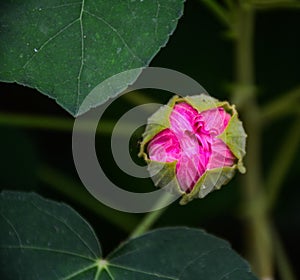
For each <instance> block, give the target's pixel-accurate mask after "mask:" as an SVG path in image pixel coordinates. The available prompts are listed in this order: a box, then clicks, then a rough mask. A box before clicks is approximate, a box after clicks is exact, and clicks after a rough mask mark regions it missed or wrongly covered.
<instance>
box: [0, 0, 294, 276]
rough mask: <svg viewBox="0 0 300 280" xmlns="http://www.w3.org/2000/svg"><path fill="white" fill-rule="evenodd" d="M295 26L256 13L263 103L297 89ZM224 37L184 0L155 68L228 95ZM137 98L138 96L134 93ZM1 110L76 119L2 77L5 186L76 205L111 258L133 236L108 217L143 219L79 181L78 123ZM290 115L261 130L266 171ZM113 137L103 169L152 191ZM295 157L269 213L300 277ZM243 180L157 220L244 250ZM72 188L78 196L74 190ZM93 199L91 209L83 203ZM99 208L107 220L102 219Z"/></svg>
mask: <svg viewBox="0 0 300 280" xmlns="http://www.w3.org/2000/svg"><path fill="white" fill-rule="evenodd" d="M299 30H300V10H298V11H293V10H288V9H285V10H278V9H275V10H272V11H267V12H259V13H258V14H257V18H256V30H255V34H256V35H255V68H256V83H257V86H258V89H259V91H258V100H259V103H260V104H262V105H263V104H267V103H268V102H269V101H270V100H273V99H275V98H276V97H278V96H280V95H281V94H283V93H284V92H287V91H288V90H290V89H292V88H293V87H296V86H298V85H300V66H299V65H300V36H299V34H300V32H299ZM227 35H228V34H226V29H225V28H224V27H223V26H222V25H221V24H220V23H219V22H218V21H217V20H216V19H215V17H214V16H213V15H212V14H211V13H210V11H208V10H207V9H206V8H205V7H204V6H202V5H201V4H200V3H198V2H197V1H187V3H186V4H185V13H184V16H183V17H182V18H181V20H180V21H179V24H178V28H177V30H176V31H175V33H174V34H173V35H172V37H171V39H170V41H169V43H168V44H167V46H166V47H165V48H163V49H162V50H161V51H160V52H159V54H158V55H157V56H156V57H155V59H154V60H153V61H152V63H151V66H160V67H166V68H170V69H174V70H178V71H180V72H182V73H185V74H187V75H189V76H191V77H192V78H194V79H196V80H197V81H198V82H199V83H200V84H201V85H202V86H203V87H204V88H205V89H206V90H207V91H208V92H209V93H210V94H211V95H213V96H214V97H216V98H219V99H229V97H230V86H231V85H232V83H233V81H234V62H233V61H234V56H233V53H234V48H233V47H234V45H233V42H232V41H231V40H230V39H229V38H228V36H227ZM53 71H55V69H53ZM144 94H145V95H146V96H148V97H151V98H153V99H154V100H157V101H160V102H166V101H167V100H168V99H169V97H170V96H171V95H170V94H168V93H165V92H155V91H150V92H149V91H148V92H146V91H145V92H144ZM131 95H132V96H134V93H132V94H131ZM134 106H135V105H134V104H131V103H130V102H129V98H119V99H118V101H117V102H115V103H114V104H113V105H112V106H111V108H110V110H109V111H108V112H107V113H106V116H105V118H106V119H107V120H117V119H118V118H120V117H121V116H122V114H123V113H124V112H126V111H127V110H129V109H130V108H132V107H134ZM3 113H10V114H26V115H30V116H36V118H37V119H38V118H39V117H40V116H50V117H59V118H63V119H65V120H67V121H69V122H70V123H71V122H72V121H73V118H72V117H71V116H70V115H69V114H68V113H66V112H65V111H64V110H63V109H61V108H60V106H58V105H57V104H56V103H55V101H53V100H52V99H49V98H48V97H46V96H44V95H42V94H40V93H38V92H37V91H36V90H33V89H30V88H26V87H23V86H20V85H17V84H5V83H1V96H0V120H1V118H2V120H3V121H0V129H1V133H0V135H1V137H0V155H1V161H0V170H1V171H0V172H1V173H0V174H1V176H0V187H1V189H15V190H25V191H35V192H37V193H39V194H41V195H43V196H44V197H48V198H52V199H54V200H57V201H63V202H65V203H68V204H70V205H71V206H72V207H73V208H74V209H76V210H77V211H78V212H79V213H81V214H82V216H84V217H85V218H86V219H87V220H88V221H89V222H90V223H91V224H92V226H93V227H94V229H95V230H96V232H97V234H98V236H99V239H100V241H101V243H102V247H103V249H104V253H105V254H107V253H108V252H109V251H111V250H112V249H113V248H115V247H116V246H117V245H118V244H119V243H120V242H121V241H122V240H124V239H125V238H126V237H127V235H128V234H129V233H128V232H126V230H124V229H121V228H119V227H118V226H117V225H116V223H114V222H111V219H116V220H118V219H125V220H126V219H128V225H127V227H128V228H132V227H133V225H134V223H135V222H136V220H138V219H141V218H142V215H141V214H137V215H133V214H124V213H120V212H118V211H115V210H111V209H109V208H108V207H106V206H104V205H101V204H100V203H98V202H96V201H95V200H94V199H93V198H92V197H91V196H90V195H89V194H88V192H87V191H86V190H85V188H84V186H83V185H82V184H81V182H80V180H79V178H78V175H77V173H76V170H75V166H74V163H73V159H72V147H71V137H72V130H71V129H72V127H70V129H69V130H68V129H66V130H65V131H55V130H47V129H32V128H24V127H23V128H20V127H18V126H15V125H12V124H11V125H8V124H7V123H8V122H7V121H5V120H4V119H3V118H5V116H4V115H1V114H3ZM241 118H243V116H241ZM292 121H293V117H292V116H289V117H284V118H282V119H280V120H276V121H274V122H273V123H270V124H268V125H267V126H266V127H265V130H264V135H263V136H264V140H263V141H264V142H263V154H262V160H263V168H264V170H263V172H264V174H267V173H268V171H269V167H270V164H271V162H272V160H273V159H274V158H275V157H276V156H277V151H278V150H279V148H280V147H281V146H282V141H283V139H284V136H285V132H286V131H287V128H288V127H289V125H290V124H291V123H292ZM4 123H6V124H4ZM299 129H300V128H299ZM140 132H141V130H140V131H138V133H136V134H135V135H134V136H133V137H132V141H131V144H132V146H131V147H130V150H131V152H132V157H133V158H134V160H136V161H137V162H139V160H138V159H137V157H136V152H137V151H138V140H139V137H140V135H139V133H140ZM109 141H110V138H109V136H107V135H98V137H97V143H98V145H97V150H98V151H99V149H100V150H101V149H104V151H103V152H101V159H100V162H101V163H102V164H104V165H105V167H104V169H105V170H106V171H107V173H108V175H109V176H111V177H112V178H114V180H116V183H119V184H121V185H123V186H124V185H127V184H128V185H134V186H135V187H134V189H132V190H135V191H136V190H140V191H149V190H151V189H152V188H153V186H152V183H151V180H150V179H148V180H141V179H134V178H130V177H129V176H127V175H126V174H124V173H122V172H121V171H120V170H118V168H117V167H116V165H115V163H114V161H113V160H112V157H111V153H110V152H109V147H110V142H109ZM101 151H102V150H101ZM297 155H299V149H298V154H297ZM297 155H295V159H294V162H293V165H292V166H291V168H290V170H289V172H288V174H287V176H286V178H285V180H284V183H283V186H282V189H281V192H280V198H279V201H278V203H277V205H276V207H275V209H274V210H273V212H272V221H273V222H274V224H275V226H276V227H277V229H278V231H279V233H280V236H281V238H282V240H283V243H284V245H285V247H286V251H287V254H288V256H289V257H290V259H291V262H292V264H293V267H294V269H295V271H297V272H298V274H299V275H300V268H299V266H298V265H297V264H298V254H299V251H300V245H299V236H300V218H299V217H300V216H299V213H300V206H299V205H300V203H299V199H300V188H299V180H298V173H299V164H300V159H299V156H297ZM241 176H242V175H237V176H236V177H235V178H234V179H233V180H232V182H230V183H229V184H228V185H227V186H225V187H223V188H222V190H220V191H218V192H214V193H212V194H210V195H209V196H208V197H207V198H205V199H203V200H194V201H193V202H191V203H190V204H188V205H187V206H179V205H178V203H174V204H173V205H172V206H170V207H169V208H168V210H167V211H166V212H165V213H164V214H163V216H162V217H161V219H160V220H159V222H158V223H157V224H156V225H155V226H156V227H161V226H171V225H172V226H173V225H187V226H194V227H200V228H203V229H205V230H206V231H208V232H209V233H212V234H215V235H217V236H219V237H222V238H225V239H227V240H228V241H229V242H230V243H231V244H232V246H233V247H234V248H235V249H236V250H237V251H238V252H239V253H241V254H243V248H244V240H243V237H244V226H243V223H242V219H241V213H240V209H241V205H240V201H241V189H242V188H243V185H242V184H240V177H241ZM124 187H125V186H124ZM125 188H126V187H125ZM66 190H67V191H66ZM68 192H71V193H73V195H72V196H71V195H69V194H68ZM74 193H75V195H74ZM76 193H78V195H76ZM82 194H84V196H83V195H82ZM80 199H83V200H84V201H83V202H82V201H80ZM87 204H90V205H93V206H92V207H87V206H86V205H87ZM91 208H93V209H96V208H97V209H98V210H96V211H95V210H92V209H91ZM102 212H103V213H105V214H104V216H107V217H108V218H105V217H103V216H102V214H101V213H102ZM109 217H114V218H109Z"/></svg>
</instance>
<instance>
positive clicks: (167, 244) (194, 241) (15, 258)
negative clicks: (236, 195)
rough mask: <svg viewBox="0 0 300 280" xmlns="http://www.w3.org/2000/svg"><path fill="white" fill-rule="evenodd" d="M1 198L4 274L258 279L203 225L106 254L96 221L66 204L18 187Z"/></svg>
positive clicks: (153, 235)
mask: <svg viewBox="0 0 300 280" xmlns="http://www.w3.org/2000/svg"><path fill="white" fill-rule="evenodd" d="M0 201H1V204H0V209H1V212H0V214H1V215H0V227H1V232H0V237H1V238H0V249H1V251H0V276H1V279H6V280H9V279H14V280H17V279H22V280H27V279H30V280H35V279H43V280H47V279H51V280H53V279H76V280H83V279H84V280H88V279H91V280H97V279H98V280H106V279H107V280H109V279H110V280H126V279H128V280H129V279H136V280H139V279H140V280H154V279H155V280H158V279H161V280H166V279H172V280H177V279H180V280H184V279H188V280H190V279H197V280H198V279H200V280H201V279H203V280H215V279H229V280H257V278H256V277H255V276H254V275H253V274H252V273H251V271H250V268H249V266H248V264H247V263H246V262H245V261H244V260H243V259H241V257H240V256H239V255H238V254H236V253H235V252H234V251H233V250H232V249H231V248H230V245H229V244H228V243H227V242H226V241H223V240H221V239H219V238H216V237H214V236H212V235H209V234H207V233H205V232H203V231H201V230H198V229H190V228H165V229H159V230H155V231H152V232H149V233H147V234H145V235H143V236H140V237H138V238H136V239H132V240H129V241H127V242H126V243H124V244H122V245H121V246H120V247H119V248H117V249H116V250H115V251H114V252H113V253H112V254H110V255H109V256H108V257H107V258H106V259H105V260H104V259H103V258H102V254H101V248H100V246H99V243H98V240H97V238H96V236H95V234H94V232H93V230H92V229H91V227H90V226H89V225H88V224H87V222H86V221H84V220H83V219H82V218H81V217H80V216H79V215H78V214H77V213H76V212H75V211H74V210H72V209H71V208H70V207H68V206H66V205H65V204H62V203H56V202H53V201H50V200H45V199H43V198H41V197H40V196H38V195H36V194H32V193H31V194H26V193H13V192H2V193H1V196H0Z"/></svg>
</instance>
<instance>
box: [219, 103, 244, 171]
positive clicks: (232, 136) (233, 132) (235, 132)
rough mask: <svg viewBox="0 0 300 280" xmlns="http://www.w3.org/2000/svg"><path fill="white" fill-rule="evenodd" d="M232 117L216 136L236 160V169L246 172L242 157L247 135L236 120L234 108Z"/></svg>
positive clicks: (236, 115)
mask: <svg viewBox="0 0 300 280" xmlns="http://www.w3.org/2000/svg"><path fill="white" fill-rule="evenodd" d="M232 108H233V115H232V116H231V118H230V120H229V123H228V125H227V127H226V128H225V130H224V131H223V132H222V133H221V134H220V135H219V136H218V138H220V139H221V140H223V142H224V143H225V144H226V145H227V146H228V148H229V149H230V150H231V152H232V153H233V154H234V156H235V157H236V158H237V160H238V162H237V168H238V170H239V171H240V172H241V173H245V172H246V168H245V167H244V164H243V157H244V156H245V154H246V138H247V134H246V133H245V130H244V128H243V124H242V122H241V121H240V120H239V119H238V113H237V111H236V109H235V107H234V105H233V106H232Z"/></svg>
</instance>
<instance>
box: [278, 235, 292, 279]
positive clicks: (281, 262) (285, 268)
mask: <svg viewBox="0 0 300 280" xmlns="http://www.w3.org/2000/svg"><path fill="white" fill-rule="evenodd" d="M273 240H274V251H275V257H276V262H277V264H278V272H279V275H280V279H282V280H296V276H295V274H294V271H293V269H292V267H291V265H290V263H289V261H288V257H287V255H286V252H285V250H284V247H283V245H282V242H281V240H280V238H279V236H278V234H277V232H276V231H274V232H273Z"/></svg>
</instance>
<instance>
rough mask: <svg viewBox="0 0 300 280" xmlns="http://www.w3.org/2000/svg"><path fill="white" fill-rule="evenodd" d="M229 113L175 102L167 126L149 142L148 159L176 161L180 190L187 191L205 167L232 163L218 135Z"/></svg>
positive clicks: (220, 166)
mask: <svg viewBox="0 0 300 280" xmlns="http://www.w3.org/2000/svg"><path fill="white" fill-rule="evenodd" d="M230 118H231V115H230V114H229V113H227V112H226V111H225V110H224V109H223V108H222V107H217V108H212V109H208V110H205V111H202V112H200V113H199V112H198V111H197V110H196V109H195V108H193V107H192V106H191V105H189V104H188V103H186V102H180V103H177V104H176V105H175V106H174V108H173V109H172V112H171V114H170V117H169V121H170V127H169V128H166V129H164V130H162V131H160V132H159V133H158V134H157V135H155V136H154V137H153V139H152V140H151V141H150V142H149V143H148V155H149V158H150V160H152V161H158V162H174V161H176V177H177V181H178V183H179V186H180V188H181V190H182V191H184V192H186V193H188V192H190V191H191V190H192V189H193V187H194V186H195V184H196V183H197V181H198V180H199V178H200V177H201V176H202V175H203V174H204V173H205V171H207V170H211V169H214V168H222V167H224V166H233V165H234V164H235V163H236V161H237V159H236V157H235V156H234V155H233V153H232V152H231V151H230V149H229V148H228V146H227V145H226V144H225V143H224V142H223V141H222V140H221V139H220V138H218V136H219V135H220V134H222V133H223V131H224V130H225V128H226V127H227V125H228V122H229V120H230Z"/></svg>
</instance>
